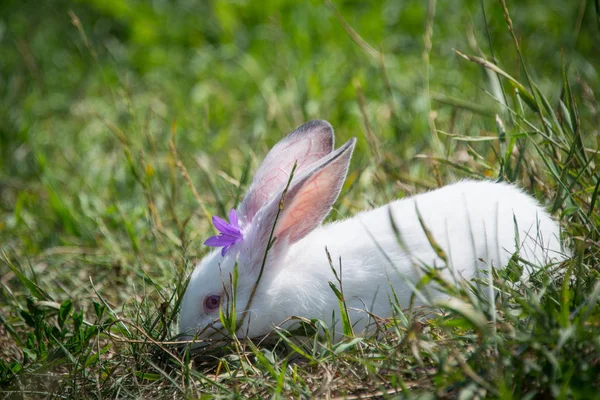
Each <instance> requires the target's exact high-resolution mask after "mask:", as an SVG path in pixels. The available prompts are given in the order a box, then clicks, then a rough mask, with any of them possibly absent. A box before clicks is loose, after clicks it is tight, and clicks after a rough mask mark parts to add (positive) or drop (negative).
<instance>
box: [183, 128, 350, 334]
mask: <svg viewBox="0 0 600 400" xmlns="http://www.w3.org/2000/svg"><path fill="white" fill-rule="evenodd" d="M355 142H356V139H351V140H350V141H348V142H347V143H346V144H344V145H343V146H342V147H340V148H339V149H337V150H335V151H333V129H332V127H331V125H329V123H327V122H325V121H312V122H308V123H306V124H304V125H302V126H301V127H299V128H298V129H296V130H295V131H294V132H292V133H290V134H289V135H288V136H286V137H285V138H284V139H282V140H281V141H280V142H279V143H277V144H276V145H275V146H274V147H273V148H272V149H271V151H270V152H269V154H267V157H266V158H265V160H264V162H263V163H262V164H261V166H260V167H259V169H258V171H257V172H256V175H255V176H254V179H253V181H252V184H251V185H250V189H249V191H248V194H247V195H246V197H245V198H244V200H243V201H242V203H241V204H240V206H239V207H238V211H237V212H235V210H232V212H231V213H230V221H229V222H226V221H224V220H221V219H219V218H213V222H214V223H215V226H216V227H217V229H218V230H219V231H220V232H221V233H220V235H219V236H217V237H213V238H211V239H209V240H208V241H207V244H209V245H214V246H221V247H222V248H221V249H218V250H215V251H213V252H211V253H210V254H208V255H207V256H206V257H204V259H203V260H202V261H201V262H200V264H199V265H198V266H197V267H196V269H195V271H194V272H193V273H192V276H191V278H190V281H189V284H188V287H187V290H186V293H185V295H184V298H183V301H182V308H181V318H180V326H179V330H180V333H181V334H183V335H186V336H187V337H200V338H207V337H214V336H221V335H222V334H223V333H224V332H223V325H222V324H221V322H220V320H219V310H220V309H223V310H231V309H232V307H231V305H232V304H231V302H232V301H233V297H232V281H233V271H234V267H235V265H236V262H237V270H238V280H237V285H236V291H235V310H236V314H237V315H236V317H237V320H238V323H239V321H240V320H243V322H244V323H243V325H242V326H240V328H239V330H238V334H240V333H241V334H242V335H248V336H256V335H260V334H263V333H267V332H268V331H270V330H271V329H272V327H273V326H272V325H270V322H266V321H272V320H271V319H269V318H268V315H269V313H271V312H272V310H269V309H261V306H260V305H261V304H262V303H264V302H265V296H268V292H269V288H270V287H272V285H274V284H275V283H274V279H273V277H274V276H275V275H276V274H278V273H279V272H281V270H282V269H283V267H284V265H283V263H284V259H285V255H286V254H287V253H288V250H289V249H290V246H292V245H293V244H294V243H296V242H298V241H299V240H301V239H303V238H304V237H306V236H307V235H308V234H309V233H310V232H311V231H313V230H314V229H315V228H316V227H318V226H319V225H320V224H321V222H322V221H323V219H324V218H325V217H326V216H327V214H329V212H330V210H331V207H332V205H333V203H334V202H335V200H336V199H337V197H338V195H339V193H340V190H341V187H342V185H343V183H344V180H345V178H346V173H347V171H348V165H349V163H350V157H351V155H352V151H353V149H354V145H355ZM294 165H296V169H295V170H294V173H293V179H292V181H291V183H290V184H289V186H288V180H289V178H290V176H291V173H292V169H293V167H294ZM286 186H287V193H286V194H285V197H284V194H283V192H284V190H285V189H286ZM282 198H284V201H282ZM276 219H277V220H276ZM275 222H276V223H275ZM269 238H271V242H269ZM267 248H268V252H267ZM265 255H267V258H266V260H265ZM263 264H264V268H263ZM261 270H262V275H261V277H260V284H259V286H258V287H257V289H256V292H255V293H254V295H252V292H253V289H254V286H255V284H256V282H257V280H258V278H259V275H260V274H261ZM307 273H309V272H308V271H307ZM251 297H252V311H251V313H250V314H251V315H248V316H243V313H244V311H245V310H246V308H247V306H248V302H249V300H250V298H251ZM290 316H291V315H290ZM242 317H243V318H242ZM261 321H263V322H261ZM267 325H268V326H267Z"/></svg>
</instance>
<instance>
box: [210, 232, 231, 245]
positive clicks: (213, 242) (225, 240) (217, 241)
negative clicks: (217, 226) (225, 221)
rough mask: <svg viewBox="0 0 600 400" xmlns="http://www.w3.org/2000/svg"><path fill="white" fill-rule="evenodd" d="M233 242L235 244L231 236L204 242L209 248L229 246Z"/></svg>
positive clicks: (213, 238) (218, 237)
mask: <svg viewBox="0 0 600 400" xmlns="http://www.w3.org/2000/svg"><path fill="white" fill-rule="evenodd" d="M232 242H233V240H232V237H231V236H225V235H218V236H211V237H209V238H208V239H206V242H204V244H205V245H207V246H212V247H219V246H228V245H230V244H231V243H232Z"/></svg>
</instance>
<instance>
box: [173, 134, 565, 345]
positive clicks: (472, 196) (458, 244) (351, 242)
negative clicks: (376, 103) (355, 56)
mask: <svg viewBox="0 0 600 400" xmlns="http://www.w3.org/2000/svg"><path fill="white" fill-rule="evenodd" d="M321 127H322V126H321ZM331 134H333V132H332V131H331ZM352 148H353V142H352V143H350V144H346V145H345V147H344V149H342V148H340V149H338V150H337V151H336V152H334V153H335V154H334V153H331V156H330V157H329V158H328V159H325V158H324V159H323V160H324V161H322V162H320V164H319V162H317V163H314V164H312V166H307V167H306V168H305V171H304V172H303V175H302V176H301V177H299V178H298V180H296V179H295V180H294V181H293V182H300V183H298V184H297V185H296V186H300V189H298V190H300V191H301V190H302V186H301V185H305V187H306V186H307V185H308V184H306V183H303V182H304V181H306V182H309V183H310V182H312V180H316V178H314V176H315V175H316V174H315V172H314V171H313V169H312V168H313V166H314V165H315V164H319V166H318V168H322V171H324V172H323V173H322V174H321V175H325V174H329V169H331V170H332V171H337V173H338V176H339V175H340V174H341V178H339V177H338V178H336V179H335V180H332V181H333V182H332V183H331V186H332V189H331V192H332V193H333V192H334V191H337V193H339V188H338V187H337V186H335V185H336V184H338V183H339V182H337V181H339V180H340V179H341V182H343V179H344V178H345V174H346V169H344V168H347V163H348V162H349V157H350V154H351V152H352ZM336 157H337V158H336ZM344 157H345V158H344ZM346 158H347V160H346ZM336 163H337V164H339V165H334V164H336ZM344 163H346V165H345V167H344V165H342V164H344ZM315 168H316V167H315ZM315 170H316V169H315ZM320 171H321V170H320ZM311 174H312V175H311ZM322 178H323V177H322V176H321V177H320V178H319V179H322ZM302 179H304V181H302ZM318 183H319V185H320V186H319V187H321V186H324V185H323V184H321V181H319V182H318ZM326 183H327V182H326ZM315 185H316V184H315ZM334 186H335V187H334ZM282 189H283V188H280V190H282ZM290 190H292V189H290ZM311 190H312V189H311ZM324 190H329V189H324ZM337 193H335V195H334V196H333V200H332V201H331V203H333V201H334V200H335V198H336V197H337ZM311 194H312V192H311V191H306V190H305V193H304V194H301V195H302V196H304V197H306V196H310V195H311ZM293 195H294V194H293V193H292V196H293ZM249 196H250V194H249ZM278 196H280V191H276V192H275V193H274V194H273V196H272V199H271V202H272V203H275V202H277V201H278ZM298 196H300V195H298ZM315 196H317V197H316V198H315V199H314V201H312V202H310V203H309V204H313V203H314V204H318V203H319V199H320V198H321V197H323V194H322V193H321V192H319V193H316V195H315ZM302 206H303V207H304V208H306V207H307V206H306V203H302ZM267 207H269V206H268V205H264V206H263V208H267ZM271 207H273V209H274V207H275V206H273V205H271ZM290 207H291V208H293V207H294V203H293V199H292V200H291V205H290ZM308 207H312V206H310V205H309V206H308ZM315 207H317V206H316V205H315ZM322 207H323V206H322V205H321V208H322ZM417 208H418V211H419V213H420V215H421V216H422V218H423V222H424V225H425V226H426V227H427V229H428V230H429V231H430V232H431V234H432V236H433V238H434V240H435V242H436V243H437V244H438V245H439V246H440V247H441V248H442V250H443V251H444V252H445V254H446V256H447V258H448V266H447V268H444V269H443V270H442V273H443V275H444V276H445V277H446V278H447V279H450V280H453V279H471V278H473V277H475V276H476V275H477V274H478V272H479V271H483V273H487V271H488V265H492V266H494V267H499V268H501V267H504V266H506V264H507V263H508V260H509V259H510V257H511V256H512V255H513V254H514V253H515V251H516V250H517V249H516V247H517V246H516V236H515V221H516V225H517V226H518V238H519V246H518V247H519V249H518V252H519V256H520V257H521V258H523V259H525V260H526V261H528V262H530V263H531V264H533V265H535V266H543V265H547V264H548V263H550V262H555V261H560V260H563V259H564V255H563V253H562V252H561V245H560V239H559V227H558V224H557V223H556V222H555V221H553V220H552V219H551V217H550V216H549V215H548V214H547V213H546V212H545V211H544V210H543V209H542V208H541V207H540V206H539V204H538V203H537V202H536V201H535V200H534V199H533V198H531V197H530V196H529V195H527V194H525V193H523V192H522V191H521V190H519V189H518V188H516V187H515V186H513V185H510V184H505V183H492V182H488V181H480V182H477V181H461V182H458V183H455V184H452V185H448V186H445V187H443V188H441V189H437V190H433V191H430V192H427V193H424V194H421V195H418V196H414V197H411V198H407V199H402V200H398V201H395V202H392V203H390V204H388V205H385V206H383V207H380V208H377V209H375V210H371V211H365V212H361V213H359V214H357V215H355V216H354V217H352V218H349V219H346V220H343V221H339V222H334V223H331V224H327V225H325V226H318V227H317V226H316V225H315V226H316V227H315V228H314V229H312V230H311V232H310V233H308V234H307V235H306V236H304V237H303V238H300V239H299V240H297V241H296V242H295V243H289V240H288V238H287V236H285V235H286V234H287V232H288V231H284V232H282V233H281V237H278V240H277V242H276V243H275V245H274V246H273V248H272V249H271V251H270V252H269V257H268V259H267V262H266V264H265V269H264V275H263V277H262V279H261V282H260V285H259V287H258V289H257V291H256V295H255V297H254V299H253V302H252V306H251V309H250V313H249V315H248V316H246V318H245V319H244V324H243V326H242V327H240V329H239V330H238V332H237V334H238V335H240V336H245V335H247V336H250V337H256V336H259V335H263V334H266V333H268V332H270V331H271V330H272V329H273V327H274V326H276V325H279V324H280V323H282V322H283V321H285V320H286V319H288V318H289V317H292V316H299V317H306V318H319V319H322V320H324V321H326V322H327V323H330V324H332V325H333V324H335V325H336V330H337V332H340V331H341V328H340V325H339V324H340V322H339V306H338V300H337V298H336V297H335V294H334V293H333V291H332V290H331V288H330V287H329V282H330V281H331V282H334V283H335V284H336V285H337V284H338V283H337V281H336V279H335V277H334V275H333V273H332V271H331V268H330V265H329V261H328V258H327V255H326V252H325V248H326V247H327V249H328V251H329V253H330V254H331V258H332V260H333V264H334V267H335V268H336V270H337V269H339V263H340V259H341V267H342V285H343V291H344V295H345V299H346V302H347V305H348V307H349V309H350V317H351V320H352V322H353V323H354V324H355V332H358V333H359V332H361V331H363V330H364V329H365V328H366V327H367V324H368V322H369V321H370V319H369V316H368V314H367V313H365V312H364V310H367V311H369V312H371V313H373V314H375V315H377V316H380V317H389V316H391V314H392V311H391V307H390V298H391V296H392V289H391V288H393V289H394V291H395V293H396V295H397V296H398V299H399V301H400V304H401V305H402V306H403V307H407V306H408V303H409V299H410V296H411V293H412V292H411V287H414V285H415V284H416V283H417V281H418V280H419V279H420V277H421V276H422V269H421V267H422V266H424V265H426V266H429V267H433V266H435V267H444V266H445V265H444V262H443V260H442V259H440V258H439V257H438V256H437V255H436V252H435V251H434V249H433V247H432V246H431V244H430V241H429V240H428V239H427V237H426V235H425V232H424V230H423V227H422V225H421V223H420V222H419V220H418V217H417V210H416V209H417ZM284 210H285V207H284ZM301 211H303V212H304V211H305V210H304V209H303V210H301ZM309 211H310V210H309ZM328 211H329V208H327V210H317V211H315V212H320V213H321V214H323V213H325V215H326V213H327V212H328ZM390 211H391V215H392V216H393V219H394V222H395V224H396V226H397V227H398V229H399V231H400V236H401V240H400V241H401V242H402V245H401V244H399V241H398V238H397V237H396V234H395V233H394V231H393V229H392V224H391V220H390ZM293 212H294V210H293V209H292V210H290V211H289V213H293ZM267 215H269V214H268V213H266V212H263V213H261V212H259V213H258V214H257V218H255V219H254V220H252V221H250V222H249V224H248V225H247V226H244V227H242V229H243V232H244V241H243V242H242V243H241V244H239V245H236V246H234V247H232V251H230V253H228V254H227V255H226V256H225V257H221V254H220V251H219V250H216V251H213V252H212V253H210V254H209V255H207V256H206V257H205V258H204V259H203V260H202V262H201V263H200V264H199V265H198V267H197V268H196V270H195V271H194V272H193V274H192V276H191V279H190V283H189V286H188V289H187V292H186V294H185V296H184V299H183V303H182V311H181V323H180V332H181V333H182V334H185V335H187V337H191V336H193V335H194V334H195V333H196V332H201V333H200V334H199V336H200V337H208V336H211V335H213V334H214V333H215V331H214V329H213V327H214V328H220V327H221V325H220V323H216V324H214V325H213V327H211V328H208V329H205V330H204V331H202V330H203V328H206V326H207V325H210V323H211V322H212V321H214V320H215V318H218V312H217V313H216V314H215V313H210V314H208V315H207V314H206V313H205V312H204V309H203V302H204V299H205V298H206V296H207V295H209V294H215V293H221V294H222V295H223V296H225V295H224V289H223V288H224V287H225V288H227V290H228V291H229V290H230V289H229V275H230V274H231V273H232V271H233V266H234V264H235V260H236V257H237V261H238V271H239V284H238V290H237V300H238V301H237V312H238V313H239V315H241V313H242V312H243V310H244V309H245V308H246V304H247V302H248V298H249V296H250V292H251V289H252V287H253V285H254V283H255V282H256V279H257V276H258V271H259V270H260V264H261V263H262V258H263V255H264V248H265V247H266V239H265V238H264V236H266V235H265V232H268V231H269V230H270V227H271V226H272V221H273V218H268V217H267ZM306 215H312V214H302V215H301V216H302V218H303V220H304V219H306V220H309V222H311V221H312V220H311V217H310V216H309V217H307V216H306ZM261 218H262V219H261ZM282 218H283V219H284V222H283V223H285V219H286V215H283V217H282ZM318 218H320V217H315V221H316V220H318ZM321 219H322V218H321ZM316 222H317V224H318V223H319V222H320V220H318V221H316ZM279 223H280V222H278V224H279ZM259 232H262V234H261V235H260V234H259ZM259 236H263V237H259ZM267 236H268V235H267ZM290 237H291V236H290ZM267 238H268V237H267ZM257 249H258V250H257ZM527 274H528V272H526V275H527ZM436 296H439V294H438V293H437V292H436V291H435V290H430V291H429V298H434V297H436ZM223 298H224V297H223ZM222 304H225V301H223V303H222ZM332 313H334V314H335V316H336V317H335V320H334V321H332Z"/></svg>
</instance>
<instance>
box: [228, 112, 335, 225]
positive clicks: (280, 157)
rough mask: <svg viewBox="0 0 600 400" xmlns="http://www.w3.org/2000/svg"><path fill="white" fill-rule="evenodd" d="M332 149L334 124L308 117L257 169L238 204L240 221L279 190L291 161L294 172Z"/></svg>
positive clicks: (251, 216) (288, 172)
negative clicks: (309, 119)
mask: <svg viewBox="0 0 600 400" xmlns="http://www.w3.org/2000/svg"><path fill="white" fill-rule="evenodd" d="M332 150H333V128H332V127H331V125H330V124H329V122H327V121H319V120H317V121H311V122H307V123H306V124H304V125H302V126H301V127H299V128H298V129H296V130H295V131H293V132H292V133H290V134H289V135H287V136H286V137H285V138H283V139H282V140H281V141H279V143H277V144H276V145H275V146H274V147H273V148H272V149H271V151H269V154H267V157H266V158H265V160H264V161H263V163H262V164H261V165H260V167H259V168H258V171H256V174H255V175H254V179H253V180H252V184H251V185H250V189H249V190H248V194H247V195H246V197H245V198H244V200H243V201H242V204H240V207H239V208H238V211H239V212H238V214H239V218H240V222H241V223H242V224H244V225H245V224H248V223H250V222H251V221H252V219H253V218H254V216H255V215H256V213H257V212H258V211H259V210H260V209H261V208H262V207H263V206H264V205H265V204H267V203H268V202H269V200H271V198H272V197H273V196H274V195H275V194H277V193H280V192H281V190H283V188H284V187H285V184H286V182H287V180H288V178H289V176H290V173H291V171H292V167H293V166H294V163H297V167H296V174H299V173H300V174H301V173H302V172H304V171H305V170H306V167H308V166H309V165H311V164H313V163H314V162H316V161H318V160H320V159H322V158H323V157H325V156H327V155H328V154H330V153H331V151H332Z"/></svg>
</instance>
